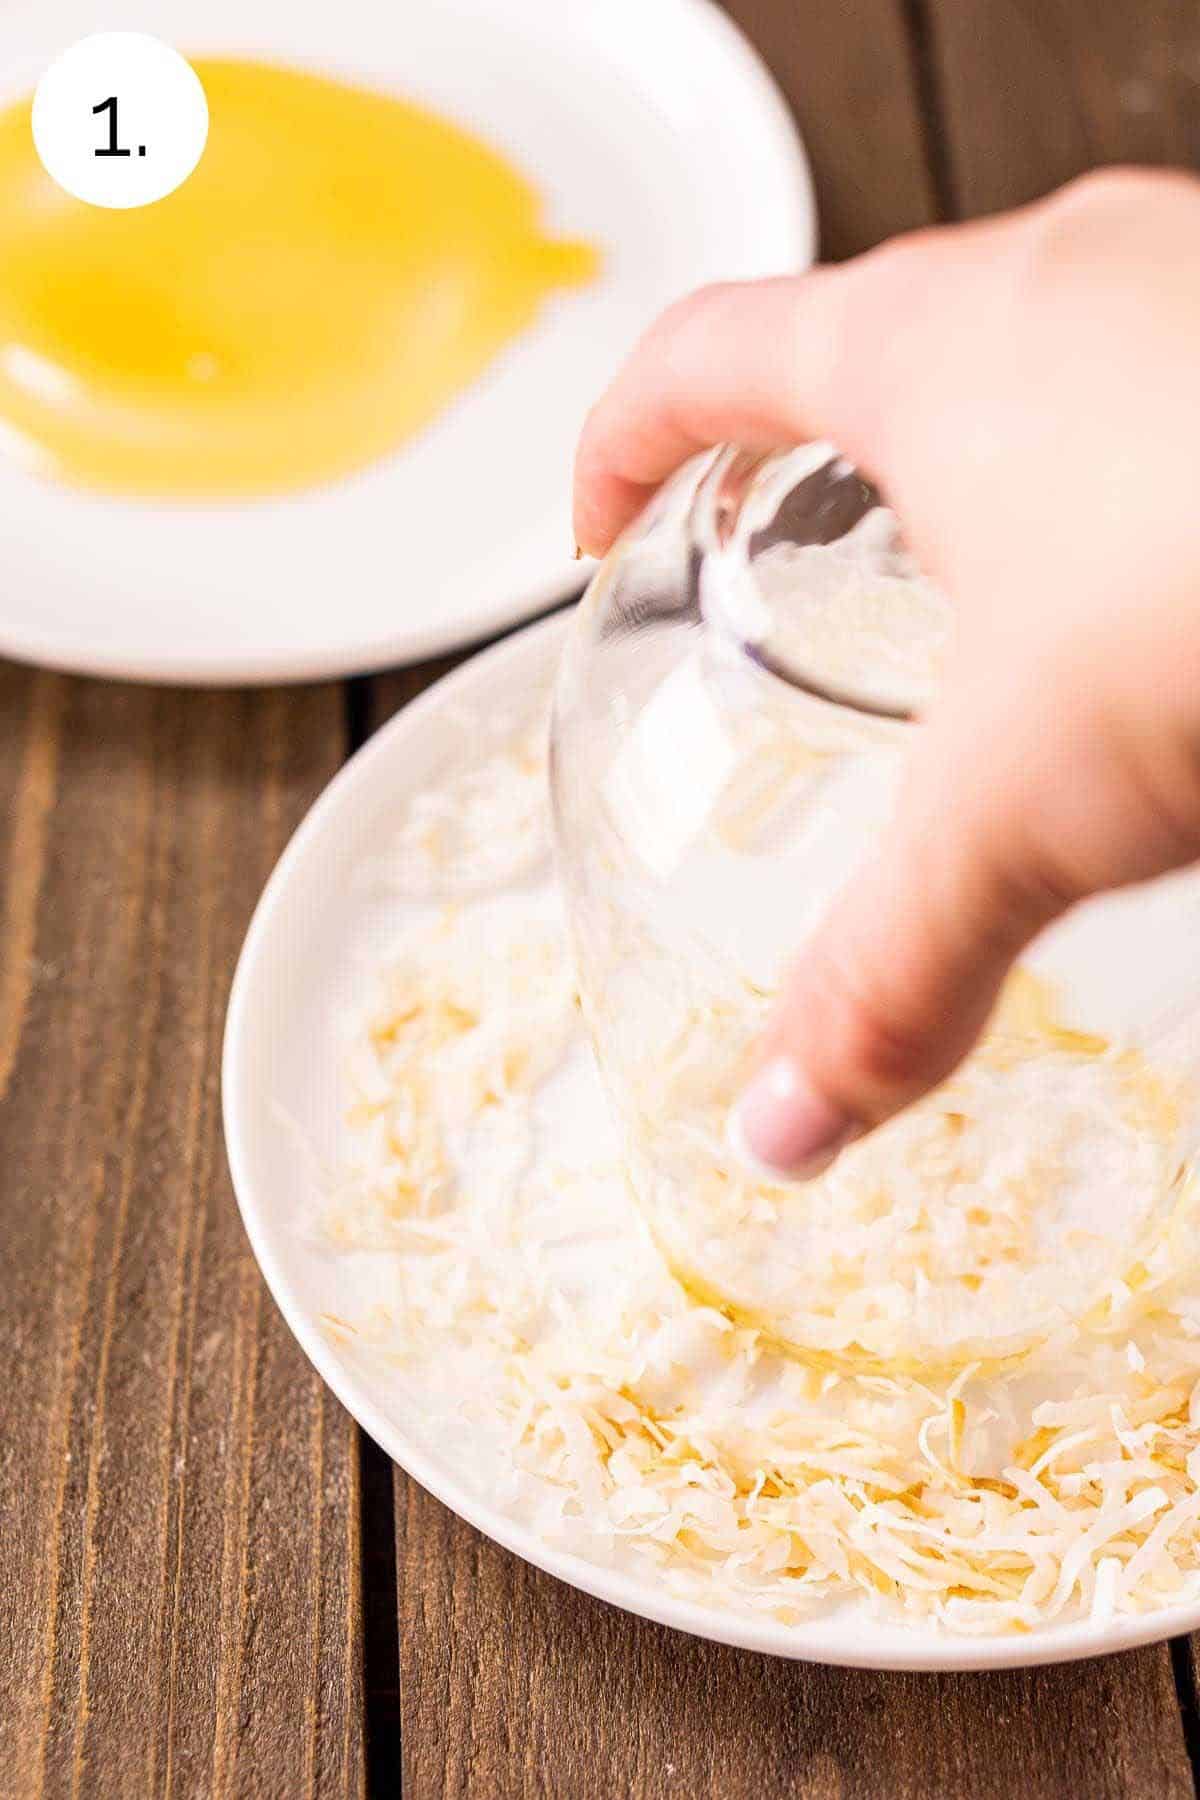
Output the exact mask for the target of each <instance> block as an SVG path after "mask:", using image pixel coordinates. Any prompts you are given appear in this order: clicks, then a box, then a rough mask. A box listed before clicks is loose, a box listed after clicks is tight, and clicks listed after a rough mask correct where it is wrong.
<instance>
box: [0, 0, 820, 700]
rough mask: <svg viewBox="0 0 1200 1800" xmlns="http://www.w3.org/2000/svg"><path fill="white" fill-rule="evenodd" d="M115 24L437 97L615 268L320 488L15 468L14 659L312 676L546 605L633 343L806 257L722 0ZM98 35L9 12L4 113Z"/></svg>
mask: <svg viewBox="0 0 1200 1800" xmlns="http://www.w3.org/2000/svg"><path fill="white" fill-rule="evenodd" d="M110 23H111V21H110ZM120 23H121V26H122V29H124V30H139V29H140V30H145V31H151V32H154V33H155V34H157V35H158V36H160V37H163V38H166V39H168V40H169V41H171V42H173V43H174V44H175V45H176V46H177V47H179V48H181V49H182V50H184V51H185V53H186V52H193V53H201V52H203V53H216V52H226V53H230V54H235V55H239V54H240V55H255V56H263V57H272V58H275V59H277V60H284V61H289V60H290V61H295V62H298V63H303V64H308V65H311V66H315V67H318V68H321V69H324V70H327V71H329V72H331V73H335V74H344V75H346V76H348V77H350V78H357V79H360V80H362V81H364V82H366V83H368V84H374V85H378V86H385V87H387V88H389V89H392V90H394V91H395V92H397V93H399V94H401V95H405V96H411V97H412V98H414V99H417V100H419V101H423V102H425V103H427V104H429V105H431V106H433V107H435V108H437V109H438V110H440V111H442V112H443V113H445V114H446V115H448V116H450V117H451V118H454V119H456V120H458V121H460V122H461V123H463V124H464V125H466V126H468V127H469V128H471V129H474V130H476V131H477V132H479V133H480V134H481V135H483V136H485V137H486V138H488V139H489V140H491V141H492V142H494V143H496V144H497V145H499V146H500V147H501V149H503V150H504V151H505V153H506V154H507V155H508V156H509V157H510V158H511V159H512V161H513V162H514V163H515V164H516V165H517V166H518V167H519V168H520V169H521V170H522V171H523V172H525V173H526V174H527V175H529V176H530V177H531V178H532V179H533V180H534V181H535V182H536V183H537V185H538V187H539V189H540V191H541V192H542V193H543V194H544V196H545V201H546V212H547V217H548V219H549V221H550V223H551V224H552V225H553V226H554V227H556V228H557V229H558V230H559V231H560V232H561V233H563V234H569V235H570V236H572V237H576V238H585V239H587V240H589V241H591V242H594V243H595V244H597V245H598V246H599V247H600V249H601V252H602V255H603V258H604V267H603V273H602V275H601V277H600V278H599V280H598V281H597V282H596V283H595V284H594V285H593V286H592V287H590V288H587V289H583V290H580V291H579V292H577V293H569V294H564V295H562V296H559V297H557V298H555V299H552V300H551V301H550V302H549V303H548V304H547V306H546V308H545V310H544V311H543V313H542V315H541V319H540V322H539V323H538V324H537V325H536V326H535V327H534V328H533V329H532V330H531V331H529V332H528V333H526V334H525V335H524V336H523V337H522V338H520V339H519V340H518V341H516V342H515V343H514V344H513V345H512V346H510V348H509V351H508V352H507V353H504V354H502V356H501V357H500V359H499V360H498V361H497V363H496V364H494V365H493V367H492V369H491V370H490V371H489V372H488V373H487V374H486V375H485V376H484V378H483V379H482V380H481V381H479V382H478V383H477V384H476V385H475V386H474V387H472V388H471V389H470V390H469V392H467V393H465V394H463V395H462V396H461V397H460V398H459V400H458V401H457V402H455V403H454V404H452V405H451V407H450V408H449V409H448V410H447V411H446V412H445V413H444V414H443V415H442V416H441V418H440V419H438V420H437V421H435V423H434V424H433V425H432V426H431V427H430V428H429V429H427V430H426V431H425V432H423V433H422V434H421V435H420V436H419V437H418V438H416V439H414V440H413V441H412V442H411V443H410V444H409V445H408V446H406V447H404V448H403V449H401V450H400V451H398V452H397V453H396V454H395V455H393V456H391V457H389V458H387V459H386V460H385V461H383V462H380V463H377V464H375V465H374V466H373V467H372V468H370V469H368V470H366V471H365V472H363V473H362V474H359V475H357V476H355V477H352V478H351V479H348V480H345V481H342V482H340V483H338V484H336V485H334V486H330V487H328V488H325V489H316V490H312V491H310V492H308V493H302V494H298V495H296V496H293V497H288V498H285V499H282V500H270V501H262V502H244V503H239V504H211V505H205V504H195V505H175V504H146V503H141V502H132V501H123V500H113V499H111V498H108V497H94V496H91V495H88V494H84V493H80V492H77V491H72V490H70V489H67V488H64V487H58V486H55V485H53V484H52V483H50V482H48V481H45V480H42V479H39V478H38V477H36V476H34V475H32V474H29V473H27V472H25V471H23V470H22V469H21V468H20V467H19V466H18V465H16V464H15V463H13V462H10V461H4V462H2V463H0V516H3V518H4V522H5V530H4V539H5V548H4V582H3V586H2V587H0V652H4V653H7V654H9V655H11V656H16V657H21V658H25V659H28V660H32V661H37V662H44V663H49V664H52V665H55V666H58V667H62V668H69V669H74V670H79V671H83V672H86V673H91V674H99V675H116V676H124V677H129V678H133V679H145V680H164V681H180V682H184V681H192V682H215V683H221V682H241V681H266V680H305V679H308V678H312V677H317V676H326V675H336V674H342V673H346V672H348V671H351V670H362V669H368V668H378V667H381V666H383V665H385V664H387V663H392V662H398V661H403V660H405V659H409V658H415V657H420V656H427V655H431V654H434V653H435V652H438V651H441V650H445V649H448V648H450V647H451V646H454V645H457V644H461V643H465V642H468V641H470V640H471V639H472V638H476V637H480V636H483V635H486V634H487V633H488V632H491V631H495V630H498V629H500V628H502V627H503V626H505V625H507V624H511V623H513V622H514V621H515V620H518V619H522V618H528V617H529V616H530V615H531V614H533V613H534V612H537V611H538V610H540V609H542V608H544V607H545V606H547V605H549V604H550V603H552V602H553V601H555V600H559V599H562V598H564V597H566V595H568V594H569V593H570V592H572V591H573V589H574V588H576V587H577V586H579V585H580V583H581V580H582V578H583V575H584V573H585V572H586V571H583V570H581V569H580V567H579V565H577V564H576V563H574V562H573V561H572V560H571V542H570V532H571V525H570V506H569V486H570V470H571V461H572V455H573V450H574V443H575V439H576V436H577V434H578V430H579V426H580V424H581V422H582V419H583V416H584V414H585V412H586V410H587V407H588V405H589V404H590V402H591V401H592V400H593V399H594V398H595V396H596V395H597V394H598V393H599V392H600V391H601V389H602V388H603V386H604V384H605V382H606V381H607V379H608V377H609V376H610V374H611V373H612V371H613V369H614V367H615V366H616V364H617V362H618V360H619V359H620V358H621V356H622V355H623V354H624V353H625V351H626V350H627V349H628V348H629V346H630V345H631V343H632V342H633V340H634V339H635V338H636V336H637V335H638V333H639V332H640V331H641V329H642V328H643V327H644V326H645V325H646V324H647V323H648V322H649V320H650V319H651V318H652V317H653V316H654V314H655V313H656V312H657V311H659V310H660V308H661V307H662V306H664V305H665V304H666V303H667V302H669V301H670V300H672V299H674V298H676V297H677V296H678V295H679V294H681V293H684V292H686V291H687V290H688V289H689V288H691V287H694V286H696V285H697V284H699V283H701V282H705V281H710V280H716V279H730V278H737V277H746V276H755V275H763V274H771V273H778V272H780V271H782V270H786V269H789V268H799V267H803V266H805V265H806V264H807V263H808V262H809V261H810V260H811V258H812V255H813V249H814V241H815V218H814V209H813V201H812V191H811V186H810V182H809V178H808V169H807V164H806V162H805V159H804V153H803V151H802V149H801V148H800V144H799V141H798V139H797V137H796V133H795V130H794V128H793V126H792V123H791V120H790V118H789V116H788V114H787V111H786V109H785V107H784V105H783V102H782V100H781V99H780V96H779V94H778V92H777V90H776V89H775V87H774V86H773V84H772V83H771V81H770V79H769V77H768V76H767V74H766V72H765V70H764V69H763V67H762V64H761V63H760V62H759V61H758V59H757V57H756V56H755V55H754V53H753V52H752V51H751V50H750V48H749V46H748V45H747V44H746V42H745V40H744V39H743V38H742V37H741V35H740V34H739V33H738V32H737V31H736V30H735V28H734V27H733V26H732V25H731V24H730V22H729V20H728V19H727V18H726V17H725V16H724V14H723V13H721V12H720V11H719V10H718V9H717V7H716V6H714V5H711V4H709V0H651V3H649V4H648V3H647V0H570V3H569V4H563V0H389V3H388V4H386V5H385V4H383V3H382V0H337V4H335V5H329V6H315V5H305V6H295V5H290V4H285V3H284V0H205V3H204V5H203V6H201V5H200V4H198V3H197V0H125V4H124V5H123V6H122V8H121V19H120ZM95 29H96V17H95V6H94V3H93V0H18V3H17V4H14V5H10V6H7V7H6V8H5V9H4V13H3V17H2V18H0V68H2V69H3V77H2V79H0V101H3V100H7V99H10V98H13V97H16V96H17V95H19V94H21V93H23V92H27V91H28V90H29V89H30V88H31V87H32V86H33V84H34V82H35V81H36V79H37V76H38V75H39V74H40V72H41V70H42V68H43V67H44V66H45V65H46V63H47V62H48V61H49V60H50V59H51V58H52V57H53V56H54V55H55V54H56V53H57V52H58V51H60V50H62V49H64V48H65V47H66V46H67V45H68V44H70V43H72V42H73V41H74V40H75V39H76V38H79V37H82V36H84V35H85V34H86V33H88V32H89V31H94V30H95ZM303 303H304V297H303V296H298V297H297V304H303Z"/></svg>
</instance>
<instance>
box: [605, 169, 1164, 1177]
mask: <svg viewBox="0 0 1200 1800" xmlns="http://www.w3.org/2000/svg"><path fill="white" fill-rule="evenodd" d="M1198 432H1200V183H1197V182H1195V181H1194V180H1192V179H1191V178H1190V177H1187V176H1180V175H1173V174H1152V173H1148V172H1136V171H1110V172H1106V173H1103V174H1099V175H1094V176H1090V177H1085V178H1084V179H1083V180H1081V181H1079V182H1075V183H1073V184H1072V185H1071V186H1069V187H1067V188H1065V189H1063V190H1062V191H1061V192H1060V193H1059V194H1057V195H1054V196H1052V197H1050V198H1049V199H1048V200H1045V201H1042V202H1039V203H1038V204H1037V205H1034V206H1031V207H1028V208H1025V209H1023V210H1021V211H1020V212H1016V213H1012V214H1008V215H1005V216H1003V217H1000V218H996V219H991V220H987V221H984V222H981V223H977V224H972V225H966V226H954V227H948V228H944V229H939V230H935V231H926V232H921V233H918V234H916V235H914V236H912V237H908V238H902V239H897V240H896V241H894V242H893V243H891V244H888V245H885V246H884V247H883V248H882V249H880V250H877V251H874V252H872V253H871V254H870V255H868V256H865V257H861V258H859V259H858V260H857V261H855V262H852V263H848V264H844V265H841V266H840V267H836V268H825V269H819V270H817V271H815V272H813V273H812V274H809V275H804V276H797V277H788V278H783V279H780V280H775V281H768V282H758V283H747V284H741V285H733V286H726V287H717V288H710V289H705V290H702V291H701V292H700V293H698V294H696V295H694V296H692V297H691V298H690V299H688V300H686V301H684V302H682V303H681V304H680V305H678V306H675V307H673V308H671V309H670V310H669V311H668V312H667V313H666V314H664V315H663V317H662V318H661V319H660V320H659V321H658V323H657V324H656V325H655V326H654V327H653V328H652V329H651V331H650V332H649V333H648V335H647V337H646V338H645V339H644V340H643V341H642V343H641V344H640V345H639V346H638V347H637V349H636V350H635V351H634V353H633V355H632V357H631V358H630V360H629V362H628V363H627V364H626V366H625V368H624V369H623V370H622V372H621V373H620V375H619V376H618V377H617V379H616V381H615V382H614V384H613V386H612V387H611V388H610V389H609V391H608V393H607V394H606V395H605V396H604V397H603V399H602V400H601V401H600V402H599V404H598V405H597V406H596V408H595V409H594V410H593V412H592V414H591V416H590V418H589V420H588V422H587V426H586V428H585V431H584V434H583V438H582V441H581V444H580V448H579V454H578V460H577V464H576V486H575V516H576V535H577V538H578V541H579V543H580V544H581V545H582V547H583V548H584V549H586V550H589V551H592V552H594V553H602V552H603V551H604V550H606V549H607V548H608V546H609V545H610V543H611V542H612V541H613V539H614V538H615V537H616V535H617V534H618V533H619V531H620V530H621V529H622V527H623V526H624V525H625V524H626V523H627V522H628V521H629V520H630V519H631V518H632V516H633V515H634V513H635V512H636V511H638V510H639V509H640V507H641V505H642V504H643V502H644V501H645V500H646V499H647V498H648V496H649V495H650V494H651V493H652V492H653V491H654V489H655V488H656V487H657V486H658V484H659V483H660V482H661V481H662V480H663V479H664V478H665V477H666V476H667V475H668V474H669V473H670V472H671V471H672V470H673V469H674V468H675V467H677V466H678V465H679V464H680V463H682V462H683V461H685V460H686V459H687V458H688V457H689V456H691V455H693V454H694V453H695V452H697V451H698V450H702V449H705V448H707V447H709V446H712V445H715V444H717V443H721V442H725V441H734V442H738V443H740V444H742V445H743V446H745V447H746V448H749V449H763V450H765V449H770V448H776V447H782V446H786V445H790V444H795V443H797V442H800V441H803V440H805V439H809V438H829V439H831V440H832V441H833V442H834V443H835V444H836V445H837V446H838V448H839V449H840V450H841V451H842V452H843V453H844V454H846V455H847V456H849V457H850V458H851V459H852V460H853V461H854V462H856V463H857V464H858V465H859V466H860V467H861V468H862V469H863V470H864V471H866V472H867V473H868V474H869V475H871V477H872V478H873V479H874V480H875V481H876V482H877V483H878V484H879V486H880V487H881V488H882V490H883V492H884V493H885V495H886V496H887V499H888V501H889V503H890V504H891V505H893V506H894V507H895V509H896V511H897V512H898V513H899V516H900V518H901V520H902V522H903V525H904V531H905V536H906V538H907V540H908V543H909V546H910V547H911V549H912V550H913V552H914V553H915V555H916V556H917V557H918V558H919V560H920V562H921V564H922V566H923V567H924V568H925V570H926V571H927V572H928V573H929V574H930V575H931V576H933V577H934V578H935V579H936V580H937V581H938V582H939V583H940V585H941V586H942V587H943V588H944V589H945V591H946V592H947V593H948V594H949V595H950V596H951V597H952V599H953V601H954V602H955V606H956V640H955V645H954V650H953V653H952V656H951V659H950V663H949V667H948V669H947V672H946V676H945V680H944V683H943V689H942V692H941V694H940V696H939V699H938V702H937V704H936V706H935V708H934V709H932V710H931V712H930V713H929V715H928V721H927V728H926V729H925V731H924V732H923V733H922V742H921V747H920V750H919V752H918V754H917V755H916V756H915V757H914V759H913V762H912V765H911V767H910V770H909V772H908V776H907V780H906V783H905V786H904V790H903V793H902V796H901V800H900V803H899V805H898V808H897V811H896V815H895V818H894V820H893V822H892V824H891V826H890V828H889V830H888V832H887V834H886V835H885V837H884V839H883V840H882V841H881V843H880V844H879V846H878V849H877V852H876V853H875V855H874V856H873V857H872V859H871V861H870V863H869V865H868V866H867V867H865V868H864V869H863V870H862V871H861V872H860V874H859V876H858V877H857V879H856V880H855V882H854V883H852V884H851V887H850V889H849V890H848V891H847V892H846V894H845V895H844V896H843V897H842V898H841V899H840V901H839V902H838V903H837V904H836V905H835V906H834V908H833V909H832V911H831V913H830V914H829V916H828V918H827V919H826V921H825V922H824V924H823V925H822V927H821V928H820V929H819V931H818V932H817V934H816V936H815V937H814V938H813V939H812V940H811V942H810V943H809V945H808V946H807V947H806V949H805V952H804V955H803V957H802V958H801V959H800V961H799V962H798V963H797V965H796V966H795V968H794V970H793V971H792V973H791V975H790V977H789V980H788V982H787V983H786V986H785V991H784V994H783V996H782V998H781V1001H780V1004H779V1007H778V1010H777V1013H776V1016H775V1019H774V1022H773V1024H772V1026H771V1028H770V1030H769V1031H768V1033H767V1037H766V1040H765V1042H764V1044H763V1046H762V1050H761V1058H760V1061H759V1065H758V1070H757V1074H756V1075H755V1076H754V1078H753V1079H752V1081H751V1083H750V1085H749V1087H748V1088H747V1090H746V1092H745V1094H744V1095H743V1097H742V1101H741V1105H740V1110H739V1121H740V1126H741V1132H742V1136H743V1139H744V1141H745V1143H746V1145H747V1147H748V1148H749V1149H750V1151H751V1152H752V1153H753V1154H754V1155H755V1156H757V1157H758V1158H759V1159H760V1160H761V1161H762V1162H764V1163H766V1164H767V1165H769V1166H770V1167H771V1168H773V1169H777V1170H781V1171H784V1172H787V1173H789V1174H793V1175H810V1174H813V1173H815V1172H817V1170H819V1168H821V1167H822V1166H824V1165H825V1164H826V1163H828V1161H830V1160H831V1158H832V1157H833V1156H834V1155H836V1154H837V1151H838V1150H839V1149H841V1148H842V1147H843V1146H844V1145H845V1144H846V1143H847V1142H849V1141H851V1139H852V1138H854V1137H858V1136H861V1135H862V1134H863V1133H864V1132H865V1131H868V1130H870V1129H871V1128H872V1127H873V1126H875V1125H877V1124H879V1123H881V1122H882V1121H883V1120H884V1119H886V1118H888V1117H889V1116H890V1115H891V1114H893V1113H895V1112H897V1111H898V1110H899V1109H900V1108H902V1107H903V1106H906V1105H907V1104H909V1102H911V1101H912V1100H914V1099H916V1098H917V1097H918V1096H919V1095H921V1094H922V1093H924V1092H926V1091H928V1089H929V1088H931V1087H932V1086H934V1085H935V1084H936V1083H937V1082H939V1081H940V1080H942V1079H943V1078H944V1077H945V1076H946V1075H947V1074H949V1072H950V1071H951V1069H952V1068H953V1067H954V1066H955V1065H956V1064H957V1063H958V1062H959V1060H960V1059H961V1058H962V1057H963V1056H964V1055H965V1054H966V1052H967V1051H968V1050H969V1048H970V1047H971V1045H972V1043H973V1042H974V1041H975V1039H976V1037H977V1036H978V1034H979V1032H980V1030H981V1029H982V1027H983V1025H984V1023H985V1022H986V1019H987V1016H988V1014H989V1012H990V1010H991V1008H992V1005H993V1003H994V1001H995V999H996V996H997V993H998V990H999V987H1000V985H1001V983H1002V981H1003V979H1004V976H1005V974H1006V973H1007V971H1008V970H1009V968H1010V967H1011V964H1012V962H1013V960H1014V958H1015V957H1016V956H1017V955H1018V954H1019V953H1020V952H1021V950H1022V949H1023V948H1024V947H1025V946H1026V945H1027V944H1028V942H1029V941H1030V940H1031V939H1032V938H1033V937H1034V936H1035V935H1036V934H1037V933H1038V932H1039V931H1040V930H1041V929H1042V928H1043V927H1044V926H1046V925H1047V924H1049V923H1050V922H1051V920H1053V919H1054V918H1056V917H1057V916H1058V915H1060V914H1061V913H1062V912H1064V911H1065V910H1066V909H1067V908H1068V907H1070V906H1072V905H1073V904H1075V903H1076V902H1077V901H1079V900H1081V899H1083V898H1084V897H1086V896H1087V895H1089V894H1092V893H1096V892H1099V891H1101V890H1104V889H1108V888H1112V887H1117V886H1120V885H1123V884H1126V883H1129V882H1135V881H1138V880H1142V879H1145V878H1147V877H1149V876H1152V875H1155V874H1159V873H1162V872H1164V871H1166V870H1167V869H1170V868H1174V867H1179V866H1181V865H1183V864H1185V863H1188V862H1191V861H1194V860H1196V859H1197V858H1200V441H1198Z"/></svg>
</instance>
